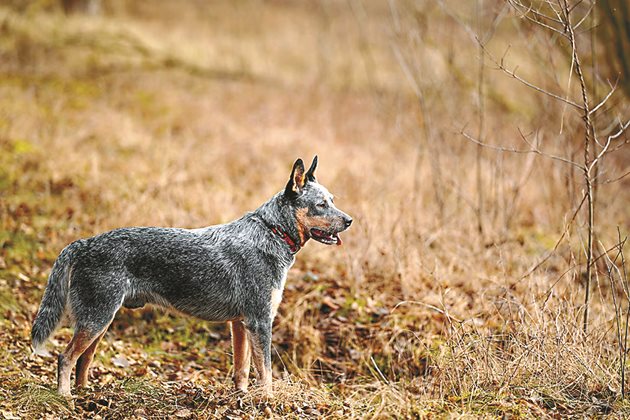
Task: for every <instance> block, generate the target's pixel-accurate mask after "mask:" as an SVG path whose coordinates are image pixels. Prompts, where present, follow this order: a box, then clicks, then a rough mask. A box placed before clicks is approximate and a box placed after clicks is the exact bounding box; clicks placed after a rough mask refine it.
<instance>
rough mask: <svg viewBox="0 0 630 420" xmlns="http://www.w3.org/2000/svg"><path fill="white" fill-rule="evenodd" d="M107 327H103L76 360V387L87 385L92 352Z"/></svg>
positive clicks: (92, 357)
mask: <svg viewBox="0 0 630 420" xmlns="http://www.w3.org/2000/svg"><path fill="white" fill-rule="evenodd" d="M108 327H109V326H107V327H105V329H104V330H103V332H102V333H101V334H99V335H98V337H96V339H94V341H93V342H92V344H90V347H88V348H87V350H85V352H84V353H83V354H82V355H81V356H80V357H79V360H78V361H77V371H76V384H77V388H78V387H83V386H86V385H87V382H88V377H89V369H90V364H92V360H94V353H95V352H96V347H97V346H98V343H100V341H101V339H102V338H103V336H104V335H105V332H107V328H108Z"/></svg>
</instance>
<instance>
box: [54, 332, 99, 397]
mask: <svg viewBox="0 0 630 420" xmlns="http://www.w3.org/2000/svg"><path fill="white" fill-rule="evenodd" d="M100 334H101V332H98V333H96V334H92V333H89V332H88V331H85V330H79V331H75V333H74V337H72V340H71V341H70V344H68V347H66V350H65V351H64V352H63V353H62V354H60V355H59V365H58V367H57V391H58V392H59V394H61V395H65V396H69V395H70V374H72V368H73V367H74V365H75V364H76V362H77V360H78V359H79V357H80V356H81V355H82V354H83V353H84V352H85V351H86V350H87V349H88V347H90V345H91V344H92V343H93V342H94V340H95V339H96V337H98V336H99V335H100Z"/></svg>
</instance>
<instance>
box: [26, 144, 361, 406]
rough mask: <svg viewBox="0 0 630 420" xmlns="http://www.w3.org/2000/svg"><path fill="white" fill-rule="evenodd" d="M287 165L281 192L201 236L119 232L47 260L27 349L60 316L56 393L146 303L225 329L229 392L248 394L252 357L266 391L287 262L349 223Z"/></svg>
mask: <svg viewBox="0 0 630 420" xmlns="http://www.w3.org/2000/svg"><path fill="white" fill-rule="evenodd" d="M316 168H317V156H315V158H314V159H313V162H312V164H311V166H310V168H309V170H308V171H305V167H304V163H303V161H302V159H298V160H296V161H295V163H294V165H293V169H292V170H291V176H290V178H289V181H288V182H287V184H286V187H285V188H284V189H283V190H282V191H280V192H278V193H277V194H275V195H274V196H273V197H272V198H271V199H270V200H269V201H267V202H266V203H264V204H263V205H262V206H260V207H259V208H258V209H256V210H255V211H253V212H249V213H246V214H245V215H244V216H243V217H241V218H240V219H238V220H235V221H233V222H230V223H226V224H221V225H214V226H209V227H205V228H200V229H179V228H159V227H131V228H120V229H115V230H112V231H110V232H106V233H103V234H100V235H97V236H94V237H91V238H88V239H79V240H77V241H75V242H73V243H72V244H70V245H68V246H67V247H66V248H64V249H63V251H62V252H61V253H60V255H59V257H57V260H56V261H55V263H54V265H53V268H52V271H51V273H50V276H49V278H48V284H47V286H46V290H45V291H44V296H43V298H42V302H41V305H40V308H39V310H38V312H37V315H36V317H35V320H34V321H33V328H32V331H31V338H32V342H33V348H34V349H35V351H36V352H37V351H41V349H42V347H43V345H44V343H45V342H46V340H47V339H48V337H50V335H51V334H52V333H53V332H54V331H55V329H56V328H57V326H58V324H59V323H60V321H61V320H62V318H63V317H64V315H65V316H67V317H68V318H69V319H70V321H71V322H72V324H73V325H74V335H73V337H72V340H71V341H70V343H69V344H68V346H67V347H66V349H65V351H64V352H63V353H62V354H60V355H59V356H58V368H57V391H58V392H59V394H61V395H63V396H66V397H69V396H71V393H70V375H71V373H72V368H73V367H74V366H75V364H76V386H77V387H82V386H85V385H86V384H87V382H88V369H89V366H90V363H91V362H92V359H93V357H94V352H95V350H96V346H97V345H98V343H99V341H100V340H101V339H102V338H103V335H104V334H105V331H106V330H107V328H108V327H109V325H110V324H111V322H112V321H113V319H114V316H115V314H116V312H117V311H118V310H119V309H120V308H121V307H126V308H140V307H143V306H144V305H145V304H152V305H157V306H160V307H164V308H167V309H174V310H176V311H178V312H181V313H184V314H187V315H191V316H194V317H197V318H201V319H204V320H208V321H223V322H229V323H230V324H231V332H232V345H233V355H234V360H233V363H234V377H233V379H234V385H235V387H236V389H237V390H240V391H242V392H247V387H248V379H249V370H250V364H251V359H252V358H253V361H254V365H255V367H256V372H257V373H258V383H259V384H261V385H262V387H263V389H264V391H265V393H266V394H267V395H271V394H272V385H271V381H272V380H271V327H272V323H273V320H274V317H275V316H276V313H277V310H278V305H279V304H280V301H281V300H282V292H283V289H284V285H285V282H286V278H287V272H288V270H289V268H290V267H291V266H292V265H293V263H294V262H295V254H296V253H297V252H298V251H299V250H300V249H301V248H302V247H303V246H304V244H305V243H306V242H307V241H308V240H309V239H311V238H312V239H314V240H316V241H318V242H321V243H323V244H326V245H334V244H336V245H341V243H342V241H341V239H340V238H339V233H340V232H342V231H344V230H346V229H348V228H349V227H350V224H351V223H352V218H351V217H350V216H349V215H347V214H346V213H344V212H342V211H341V210H339V209H337V208H336V207H335V204H334V203H333V196H332V194H331V193H330V192H328V190H327V189H326V188H325V187H324V186H322V185H321V184H319V183H318V182H317V180H316V178H315V169H316Z"/></svg>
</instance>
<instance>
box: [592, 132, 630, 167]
mask: <svg viewBox="0 0 630 420" xmlns="http://www.w3.org/2000/svg"><path fill="white" fill-rule="evenodd" d="M628 127H630V120H628V121H626V123H625V124H621V128H620V129H619V131H617V132H616V133H615V134H612V135H610V136H608V140H606V145H605V146H604V148H603V149H602V150H601V152H599V154H598V155H597V157H596V158H595V159H593V161H592V162H591V164H590V165H589V166H588V171H589V172H590V171H591V170H592V169H593V168H594V167H595V165H597V164H598V163H599V162H600V160H601V158H602V157H603V156H604V155H605V154H606V153H607V152H608V148H609V147H610V145H611V144H612V141H613V140H614V139H616V138H617V137H619V136H621V135H622V134H623V133H624V131H626V130H627V129H628Z"/></svg>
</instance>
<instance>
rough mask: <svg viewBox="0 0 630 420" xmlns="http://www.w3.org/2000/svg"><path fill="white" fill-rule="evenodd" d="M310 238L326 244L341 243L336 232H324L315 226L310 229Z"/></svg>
mask: <svg viewBox="0 0 630 420" xmlns="http://www.w3.org/2000/svg"><path fill="white" fill-rule="evenodd" d="M311 238H313V239H315V240H316V241H317V242H321V243H323V244H326V245H335V244H337V245H341V238H340V237H339V234H338V233H332V232H325V231H323V230H321V229H317V228H313V229H311Z"/></svg>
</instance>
